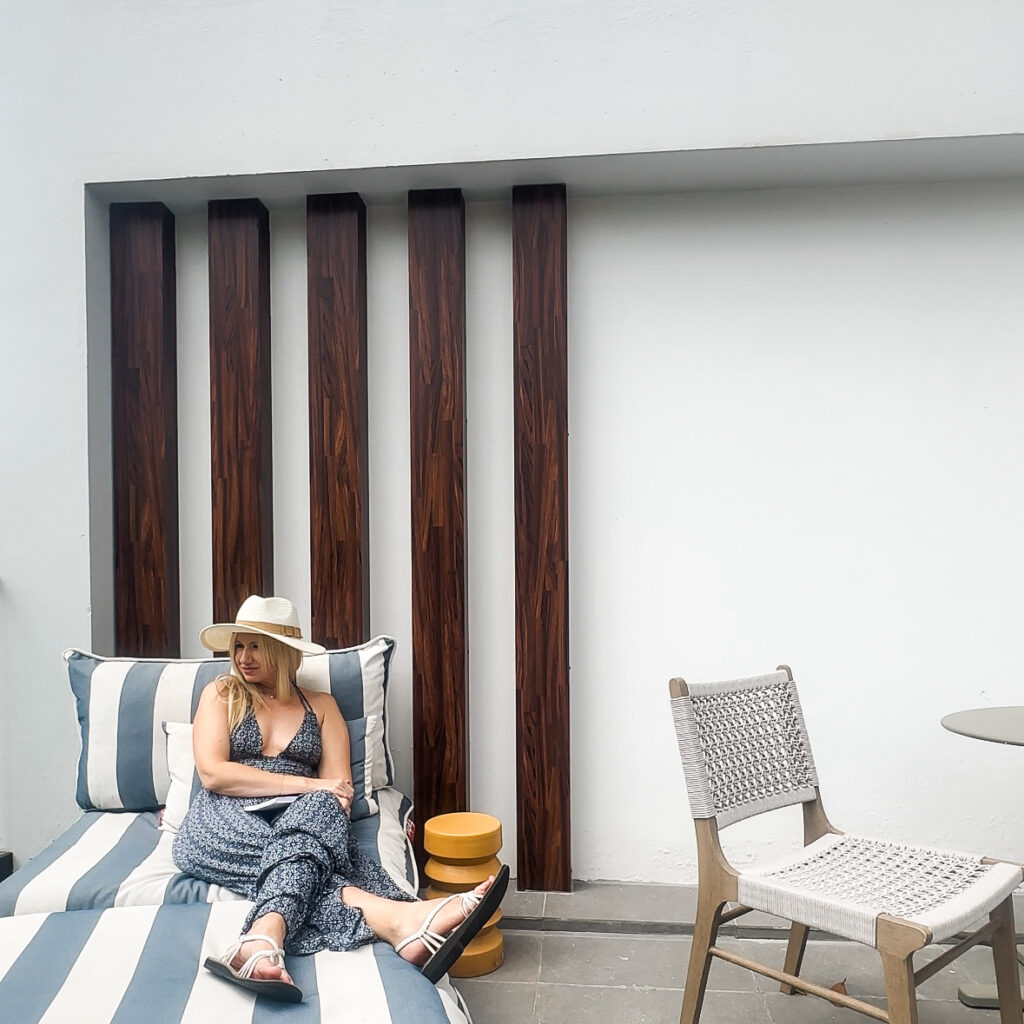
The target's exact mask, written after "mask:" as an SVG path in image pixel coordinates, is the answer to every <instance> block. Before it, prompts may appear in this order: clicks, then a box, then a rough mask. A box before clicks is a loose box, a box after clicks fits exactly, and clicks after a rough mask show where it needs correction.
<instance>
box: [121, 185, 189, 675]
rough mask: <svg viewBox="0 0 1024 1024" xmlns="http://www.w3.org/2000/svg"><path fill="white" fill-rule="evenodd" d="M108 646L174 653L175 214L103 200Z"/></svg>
mask: <svg viewBox="0 0 1024 1024" xmlns="http://www.w3.org/2000/svg"><path fill="white" fill-rule="evenodd" d="M110 303H111V367H110V368H111V400H112V409H111V412H112V416H111V430H112V439H111V443H112V453H111V454H112V457H113V490H114V643H115V648H116V653H117V654H120V655H133V656H139V657H166V656H170V657H175V658H176V657H178V655H179V653H180V645H181V638H180V613H179V589H178V586H179V585H178V441H177V437H178V434H177V431H178V422H177V411H178V393H177V362H176V360H177V336H176V310H175V263H174V216H173V215H172V214H171V211H170V210H168V209H167V207H166V206H164V205H163V204H161V203H114V204H113V205H111V207H110Z"/></svg>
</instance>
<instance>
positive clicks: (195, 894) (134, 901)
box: [0, 788, 419, 1020]
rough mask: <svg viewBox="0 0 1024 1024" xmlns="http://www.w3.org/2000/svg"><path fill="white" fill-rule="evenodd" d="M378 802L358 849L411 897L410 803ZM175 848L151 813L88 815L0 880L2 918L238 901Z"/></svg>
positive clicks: (386, 794) (382, 798)
mask: <svg viewBox="0 0 1024 1024" xmlns="http://www.w3.org/2000/svg"><path fill="white" fill-rule="evenodd" d="M374 798H375V799H376V801H377V803H378V804H379V805H380V813H379V814H375V815H372V816H371V817H369V818H361V819H359V820H358V821H354V822H352V831H353V833H354V834H355V837H356V841H357V842H358V844H359V850H360V852H362V853H363V854H365V855H366V856H367V857H370V858H371V859H373V860H376V861H378V862H379V863H380V864H382V865H383V867H384V869H385V870H386V871H387V872H388V874H389V875H391V877H392V878H393V879H394V880H395V883H396V884H397V885H400V886H401V887H402V888H403V889H405V891H406V892H408V893H413V894H414V893H416V892H417V891H418V889H419V876H418V874H417V870H416V862H415V860H414V859H413V856H412V844H411V843H410V842H409V837H408V831H409V818H410V816H411V814H412V803H411V801H410V800H409V798H408V797H406V796H404V795H403V794H402V793H400V792H399V791H398V790H397V789H390V788H389V789H382V790H378V791H377V792H376V793H374ZM173 842H174V834H173V833H171V832H162V831H160V829H159V828H158V827H157V821H156V814H155V813H154V812H153V811H142V812H140V813H134V812H124V813H120V814H114V813H111V812H109V811H87V812H86V813H85V814H83V815H82V817H81V818H79V820H78V821H76V822H75V824H74V825H72V826H71V827H70V828H68V829H67V830H66V831H65V832H63V833H62V834H61V835H60V836H58V837H57V838H56V839H55V840H54V841H53V842H52V843H51V844H50V845H49V846H48V847H46V849H45V850H43V852H42V853H40V854H39V855H38V856H36V857H34V858H33V859H32V860H30V861H29V862H28V863H27V864H25V865H24V866H22V867H20V868H19V869H18V870H17V871H15V872H14V874H13V875H11V877H10V878H7V879H5V880H4V881H3V882H0V917H8V916H11V915H21V914H38V913H46V912H49V911H52V910H89V909H100V910H101V909H104V908H106V907H126V906H143V905H145V906H148V905H151V904H158V903H214V902H221V901H231V900H237V899H239V898H240V897H238V896H236V895H235V894H234V893H233V892H230V891H229V890H228V889H225V888H223V887H222V886H219V885H208V884H207V883H206V882H200V881H199V880H198V879H197V878H193V877H192V876H191V875H186V874H183V873H182V872H181V871H179V870H178V868H177V867H176V866H175V864H174V861H173V859H172V858H171V845H172V844H173ZM0 1020H3V1014H2V1013H0Z"/></svg>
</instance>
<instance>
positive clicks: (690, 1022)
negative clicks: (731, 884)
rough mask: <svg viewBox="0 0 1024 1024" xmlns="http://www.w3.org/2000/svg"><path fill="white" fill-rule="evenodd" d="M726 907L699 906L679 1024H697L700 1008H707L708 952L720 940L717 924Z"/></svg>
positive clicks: (709, 958) (709, 957)
mask: <svg viewBox="0 0 1024 1024" xmlns="http://www.w3.org/2000/svg"><path fill="white" fill-rule="evenodd" d="M724 906H725V904H724V903H719V904H718V906H706V905H705V906H703V907H702V906H698V907H697V920H696V921H695V922H694V925H693V944H692V945H691V946H690V963H689V966H688V967H687V968H686V985H685V987H684V988H683V1011H682V1013H680V1014H679V1024H697V1022H698V1021H699V1020H700V1011H701V1007H702V1006H703V1005H704V989H705V988H706V987H707V984H708V970H709V969H710V967H711V955H710V954H709V953H708V950H709V949H710V948H711V947H712V946H713V945H714V944H715V940H716V939H717V938H718V922H719V918H720V917H721V915H722V907H724Z"/></svg>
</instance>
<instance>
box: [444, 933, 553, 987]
mask: <svg viewBox="0 0 1024 1024" xmlns="http://www.w3.org/2000/svg"><path fill="white" fill-rule="evenodd" d="M501 935H502V939H503V940H504V945H505V962H504V963H503V964H502V965H501V966H500V967H499V968H498V969H497V970H496V971H492V972H491V973H490V974H485V975H483V978H489V979H493V980H494V981H500V982H505V983H509V982H536V981H539V980H540V943H541V934H540V932H521V931H511V930H510V931H503V932H502V933H501ZM466 980H470V979H466ZM473 980H475V979H473ZM462 984H464V981H463V980H462V979H456V980H455V986H456V987H457V988H460V990H461V985H462Z"/></svg>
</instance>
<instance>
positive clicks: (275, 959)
mask: <svg viewBox="0 0 1024 1024" xmlns="http://www.w3.org/2000/svg"><path fill="white" fill-rule="evenodd" d="M256 941H260V942H269V943H270V947H271V948H270V949H258V950H256V952H255V953H251V954H250V955H249V956H248V957H247V958H246V960H245V963H243V964H242V966H241V967H237V968H232V970H234V972H235V974H237V975H238V977H240V978H251V977H252V972H253V971H254V970H255V969H256V965H257V964H258V963H259V962H260V961H261V960H266V959H269V960H270V962H271V963H272V964H273V965H274V966H275V967H284V950H282V949H281V947H280V946H279V945H278V944H277V943H276V942H275V941H274V939H273V938H271V937H270V936H269V935H263V934H260V933H258V932H255V933H252V934H249V935H241V936H239V938H238V941H237V942H233V943H232V944H231V945H230V946H229V947H228V950H227V952H226V953H225V954H224V956H223V957H222V961H223V963H225V964H227V965H228V966H229V967H230V965H231V961H232V960H234V959H235V957H236V956H238V953H239V950H241V948H242V946H243V945H244V944H245V943H246V942H256Z"/></svg>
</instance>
